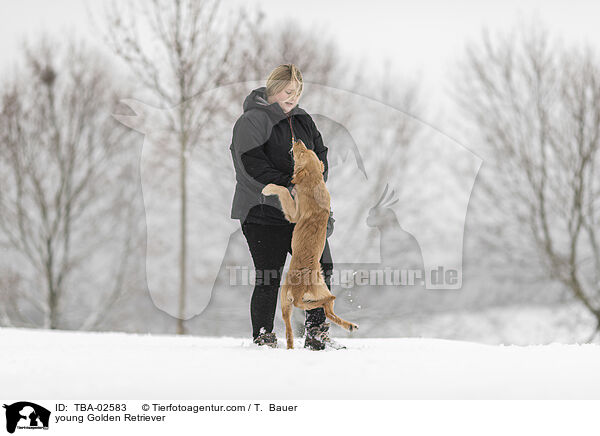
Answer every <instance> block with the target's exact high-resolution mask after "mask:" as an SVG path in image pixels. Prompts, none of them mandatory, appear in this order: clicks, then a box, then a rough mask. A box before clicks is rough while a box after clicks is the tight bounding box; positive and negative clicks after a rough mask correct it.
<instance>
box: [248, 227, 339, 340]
mask: <svg viewBox="0 0 600 436" xmlns="http://www.w3.org/2000/svg"><path fill="white" fill-rule="evenodd" d="M293 230H294V224H288V225H281V226H278V225H263V224H254V223H246V222H245V223H243V224H242V232H243V233H244V236H245V237H246V241H247V242H248V248H250V254H251V255H252V260H253V261H254V269H255V272H256V281H255V286H254V292H253V293H252V299H251V300H250V318H251V319H252V336H253V337H254V338H256V337H257V336H258V335H259V334H260V330H261V328H264V329H265V332H267V333H270V332H272V331H273V320H274V319H275V309H276V306H277V294H278V290H279V285H280V283H281V274H282V272H283V267H284V266H285V259H286V257H287V254H288V253H290V254H291V253H292V232H293ZM321 268H322V269H323V278H324V279H325V283H326V285H327V287H328V288H329V290H331V274H332V271H333V262H332V260H331V252H330V251H329V242H327V241H326V242H325V249H324V250H323V255H322V256H321ZM324 321H325V311H324V310H323V309H322V308H320V307H319V308H317V309H312V310H307V311H306V323H305V325H306V327H310V326H313V325H317V324H321V323H322V322H324Z"/></svg>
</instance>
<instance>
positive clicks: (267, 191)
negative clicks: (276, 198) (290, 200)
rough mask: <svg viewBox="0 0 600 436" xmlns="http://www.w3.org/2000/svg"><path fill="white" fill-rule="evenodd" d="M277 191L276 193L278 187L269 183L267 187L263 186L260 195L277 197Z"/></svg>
mask: <svg viewBox="0 0 600 436" xmlns="http://www.w3.org/2000/svg"><path fill="white" fill-rule="evenodd" d="M277 191H278V186H277V185H274V184H273V183H269V184H268V185H267V186H265V187H264V188H263V190H262V193H263V194H264V195H277Z"/></svg>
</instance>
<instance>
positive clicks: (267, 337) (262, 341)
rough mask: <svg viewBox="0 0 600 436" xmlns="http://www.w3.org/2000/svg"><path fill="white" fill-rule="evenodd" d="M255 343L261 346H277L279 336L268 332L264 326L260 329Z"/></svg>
mask: <svg viewBox="0 0 600 436" xmlns="http://www.w3.org/2000/svg"><path fill="white" fill-rule="evenodd" d="M254 343H255V344H256V345H259V346H262V345H266V346H268V347H271V348H277V337H276V336H275V333H267V332H266V331H265V329H264V327H263V328H261V329H260V334H259V335H258V336H257V337H256V338H254Z"/></svg>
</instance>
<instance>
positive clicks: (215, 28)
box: [105, 0, 247, 334]
mask: <svg viewBox="0 0 600 436" xmlns="http://www.w3.org/2000/svg"><path fill="white" fill-rule="evenodd" d="M219 6H220V4H219V2H217V1H215V0H153V1H151V2H146V1H140V2H133V3H131V4H129V5H128V6H127V7H124V6H123V5H122V4H121V3H119V4H118V5H117V3H113V4H112V7H109V8H108V9H107V10H106V14H105V15H106V16H105V18H106V32H105V36H106V40H107V42H108V44H109V46H110V47H111V48H112V49H113V50H114V52H115V53H116V54H117V55H118V56H119V57H120V58H121V59H122V60H123V61H125V63H126V64H127V66H128V67H129V68H130V70H131V72H132V73H133V75H134V79H135V80H136V81H137V82H138V83H139V84H141V86H142V87H143V89H144V90H146V91H148V92H149V93H150V95H152V96H153V97H154V98H155V100H156V101H157V102H158V104H159V105H160V106H162V107H164V108H174V110H172V111H170V112H169V114H170V116H169V120H168V122H167V124H168V125H167V126H166V129H167V130H168V131H169V132H170V133H172V134H173V135H174V137H175V138H176V141H177V144H178V146H179V150H178V159H179V163H178V166H177V168H176V169H175V171H177V172H178V174H179V192H178V197H179V203H180V220H179V227H180V231H179V241H178V245H179V308H178V321H177V333H178V334H184V333H185V328H184V320H185V318H186V315H185V312H186V299H187V297H186V293H187V287H188V283H187V281H188V279H187V277H188V275H189V272H188V263H189V261H188V253H187V244H188V242H187V239H188V230H187V225H188V188H187V186H188V162H187V160H188V156H189V154H190V153H191V149H192V148H193V147H197V146H201V147H203V149H205V150H206V151H207V152H209V153H210V152H212V153H213V154H214V153H215V150H213V149H212V148H211V145H212V142H211V139H212V138H211V132H212V131H213V130H212V129H211V123H213V122H214V120H215V119H217V118H218V117H219V115H220V114H221V113H222V112H223V111H224V110H225V109H226V108H227V107H228V106H229V103H228V102H227V101H226V99H216V100H215V99H213V100H207V97H206V92H207V91H210V90H213V89H216V88H218V87H220V86H223V85H225V84H227V83H230V82H232V81H237V80H238V75H237V74H238V73H239V71H240V61H241V60H242V59H243V57H244V56H242V54H241V53H240V51H239V50H238V48H239V47H240V46H241V41H242V38H243V32H244V29H245V28H246V25H247V20H246V19H245V15H244V14H243V11H238V12H237V13H235V14H229V15H226V14H228V11H223V10H221V9H220V7H219Z"/></svg>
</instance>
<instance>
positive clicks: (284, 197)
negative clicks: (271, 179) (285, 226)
mask: <svg viewBox="0 0 600 436" xmlns="http://www.w3.org/2000/svg"><path fill="white" fill-rule="evenodd" d="M262 193H263V194H264V195H277V196H278V197H279V202H280V203H281V208H282V209H283V214H284V215H285V219H286V220H288V221H289V222H291V223H295V222H296V221H297V220H298V200H297V199H294V198H293V197H292V196H291V195H290V191H288V190H287V188H286V187H284V186H279V185H275V184H273V183H269V184H268V185H267V186H265V187H264V188H263V190H262Z"/></svg>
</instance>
